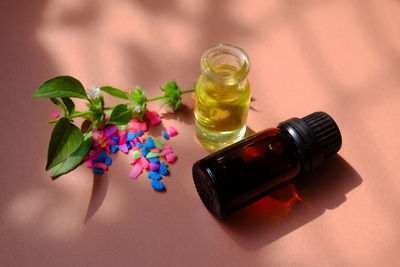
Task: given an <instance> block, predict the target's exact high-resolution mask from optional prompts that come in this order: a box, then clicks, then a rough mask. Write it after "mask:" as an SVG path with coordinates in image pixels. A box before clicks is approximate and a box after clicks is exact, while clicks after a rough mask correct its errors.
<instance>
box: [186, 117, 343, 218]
mask: <svg viewBox="0 0 400 267" xmlns="http://www.w3.org/2000/svg"><path fill="white" fill-rule="evenodd" d="M341 144H342V138H341V134H340V131H339V128H338V127H337V125H336V123H335V122H334V120H333V119H332V118H331V117H330V116H329V115H328V114H326V113H324V112H315V113H312V114H310V115H308V116H306V117H304V118H302V119H298V118H292V119H289V120H287V121H284V122H282V123H280V124H279V125H278V127H277V128H271V129H267V130H264V131H261V132H259V133H257V134H255V135H253V136H250V137H248V138H246V139H244V140H242V141H239V142H237V143H235V144H233V145H231V146H229V147H226V148H224V149H222V150H220V151H217V152H215V153H214V154H211V155H209V156H208V157H206V158H204V159H201V160H199V161H198V162H196V163H195V164H194V165H193V179H194V183H195V186H196V189H197V191H198V193H199V195H200V198H201V199H202V201H203V203H204V204H205V206H206V207H207V209H208V210H209V211H210V212H211V213H212V214H213V215H214V216H216V217H218V218H223V217H225V216H226V215H229V214H231V213H233V212H235V211H237V210H239V209H241V208H243V207H245V206H247V205H249V204H251V203H253V202H255V201H256V200H258V199H260V198H261V197H263V196H265V195H267V194H268V193H269V192H270V191H271V190H272V189H273V188H275V187H277V186H279V185H281V184H283V183H285V182H287V181H289V180H291V179H292V178H294V177H296V176H298V175H299V174H302V173H309V172H310V171H312V170H313V169H314V168H315V167H317V166H318V165H320V164H321V163H322V162H323V161H324V159H325V158H326V157H329V156H331V155H333V154H335V153H336V152H337V151H338V150H339V149H340V147H341Z"/></svg>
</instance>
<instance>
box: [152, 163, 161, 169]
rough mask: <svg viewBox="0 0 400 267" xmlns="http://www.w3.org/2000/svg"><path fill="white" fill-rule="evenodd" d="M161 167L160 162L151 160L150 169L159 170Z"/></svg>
mask: <svg viewBox="0 0 400 267" xmlns="http://www.w3.org/2000/svg"><path fill="white" fill-rule="evenodd" d="M159 169H160V164H158V163H155V162H150V171H158V170H159Z"/></svg>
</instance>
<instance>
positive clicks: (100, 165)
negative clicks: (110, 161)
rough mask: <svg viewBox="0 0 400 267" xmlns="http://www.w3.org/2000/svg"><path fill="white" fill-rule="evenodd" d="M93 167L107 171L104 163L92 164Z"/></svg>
mask: <svg viewBox="0 0 400 267" xmlns="http://www.w3.org/2000/svg"><path fill="white" fill-rule="evenodd" d="M94 167H95V168H100V169H103V170H107V164H105V163H104V162H97V163H95V164H94Z"/></svg>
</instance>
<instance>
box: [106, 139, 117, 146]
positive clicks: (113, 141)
mask: <svg viewBox="0 0 400 267" xmlns="http://www.w3.org/2000/svg"><path fill="white" fill-rule="evenodd" d="M106 144H107V145H108V146H113V145H116V144H117V142H115V140H113V139H111V138H107V139H106Z"/></svg>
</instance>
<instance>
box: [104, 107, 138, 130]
mask: <svg viewBox="0 0 400 267" xmlns="http://www.w3.org/2000/svg"><path fill="white" fill-rule="evenodd" d="M131 119H132V109H128V106H127V105H126V104H119V105H117V106H115V108H114V109H113V111H112V112H111V115H110V118H109V119H108V122H107V123H114V124H117V125H122V124H127V123H128V122H129V121H130V120H131Z"/></svg>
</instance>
